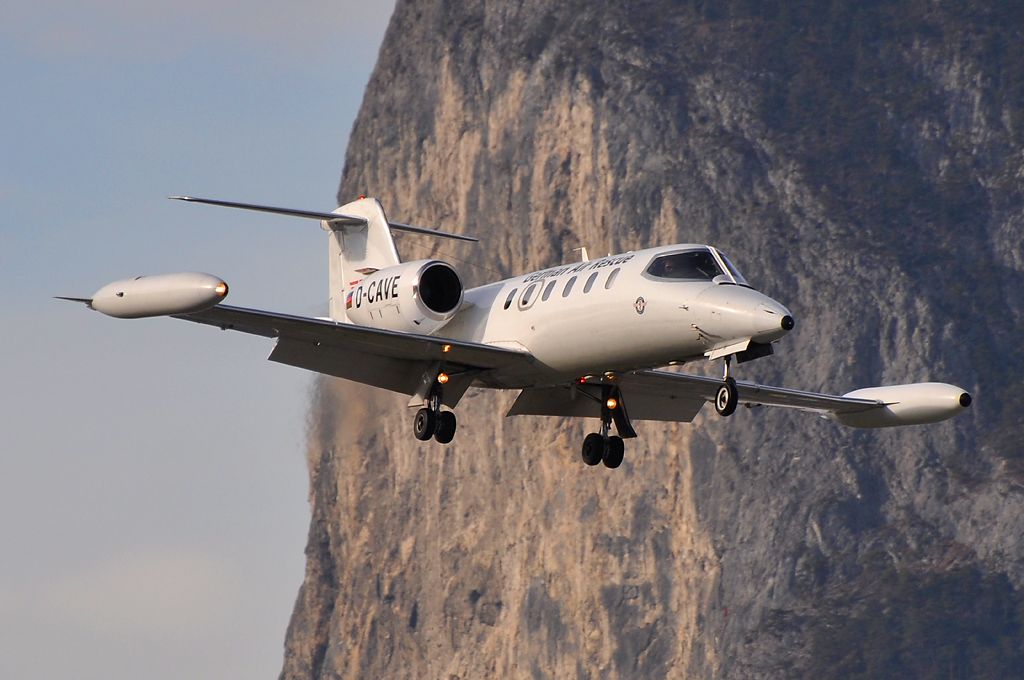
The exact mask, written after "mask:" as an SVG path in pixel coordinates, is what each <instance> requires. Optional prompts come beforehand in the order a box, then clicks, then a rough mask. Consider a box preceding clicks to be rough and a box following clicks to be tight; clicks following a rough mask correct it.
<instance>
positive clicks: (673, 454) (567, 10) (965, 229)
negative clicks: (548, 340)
mask: <svg viewBox="0 0 1024 680" xmlns="http://www.w3.org/2000/svg"><path fill="white" fill-rule="evenodd" d="M983 4H986V3H974V4H973V5H972V7H971V8H970V9H964V10H960V9H949V8H946V7H943V6H939V5H936V4H935V3H932V2H926V1H925V0H913V1H911V2H902V3H830V2H817V3H815V2H811V3H772V2H742V1H739V0H736V1H732V2H715V3H705V2H700V1H699V0H694V1H692V2H668V1H667V0H665V1H663V2H630V3H618V2H607V3H605V2H593V1H590V2H575V1H570V2H565V1H559V2H555V1H553V0H524V1H523V2H515V3H487V2H483V0H466V1H465V2H447V1H443V0H421V1H417V2H413V1H403V0H400V2H399V3H398V7H397V8H396V11H395V15H394V18H393V20H392V22H391V26H390V28H389V31H388V34H387V37H386V39H385V42H384V47H383V49H382V51H381V54H380V59H379V62H378V64H377V67H376V70H375V72H374V75H373V78H372V80H371V82H370V84H369V87H368V89H367V92H366V96H365V100H364V102H363V107H362V111H361V113H360V116H359V119H358V121H357V123H356V126H355V129H354V131H353V134H352V138H351V143H350V146H349V152H348V156H347V159H346V165H345V170H344V176H343V178H342V182H341V189H340V191H339V197H340V198H341V199H343V200H348V199H349V198H351V197H353V196H355V195H358V194H363V193H365V194H370V195H375V196H378V197H380V198H381V199H382V201H383V202H384V205H385V207H386V208H387V209H388V211H389V214H390V215H392V216H393V217H395V218H396V219H399V220H402V221H408V222H412V223H418V224H429V225H436V226H438V227H440V228H443V229H446V230H452V231H465V232H469V233H473V234H476V235H479V236H482V237H483V238H484V241H483V244H482V245H480V246H475V247H468V246H461V245H459V246H452V245H450V244H436V243H430V242H424V241H423V240H416V239H415V238H414V237H406V238H405V239H403V240H402V242H401V244H400V250H401V251H402V253H403V255H404V256H406V257H410V258H411V257H424V256H438V257H441V258H443V259H447V260H449V261H450V262H452V263H453V264H455V265H456V266H458V267H460V269H461V271H462V272H463V273H464V276H465V277H466V278H467V279H469V280H470V281H471V282H477V283H479V282H482V281H484V280H487V279H493V278H495V277H497V276H500V275H511V274H514V273H520V272H525V271H529V270H533V269H537V268H541V267H546V266H552V265H556V264H559V263H561V262H565V261H571V260H574V259H577V258H578V255H577V254H576V253H574V250H573V249H574V248H577V247H579V246H588V247H589V248H590V251H591V252H600V253H604V252H609V251H610V252H617V251H622V250H629V249H636V248H641V247H646V246H650V245H656V244H666V243H675V242H709V243H714V244H716V245H718V246H720V247H722V248H723V249H724V250H726V252H728V253H729V254H730V256H731V257H732V258H733V259H734V260H735V261H736V262H737V263H738V264H739V266H740V268H741V269H742V270H743V272H744V274H745V275H746V276H747V278H748V279H750V280H751V281H752V282H753V283H754V285H756V286H757V287H759V288H760V289H761V290H763V291H764V292H766V293H767V294H768V295H771V296H772V297H775V298H777V299H779V300H781V301H783V302H785V303H786V304H787V305H788V306H789V307H790V309H791V310H792V311H793V312H794V314H795V316H796V318H797V321H798V326H797V330H796V331H795V332H794V333H792V334H791V335H790V336H788V337H787V338H785V339H784V340H783V342H782V344H781V346H780V347H779V351H778V353H777V354H776V356H774V357H771V358H767V359H763V360H760V361H757V362H754V363H751V364H745V365H743V366H742V367H741V368H740V375H741V376H742V377H744V378H751V379H757V380H760V381H764V382H770V383H773V384H784V385H792V386H796V387H802V388H807V389H822V390H844V389H847V388H850V389H852V388H854V387H860V386H865V385H872V384H881V383H886V382H912V381H917V380H921V379H927V378H932V379H941V380H948V381H950V382H954V383H957V384H959V385H962V386H964V387H966V388H967V389H969V390H971V391H972V392H973V393H974V395H975V397H976V402H975V407H974V408H973V409H972V411H971V412H970V413H969V414H967V415H964V416H962V417H960V418H958V419H957V420H956V421H954V422H949V423H943V424H939V425H934V426H928V427H915V428H905V429H898V430H891V431H880V432H861V431H854V430H848V429H844V428H841V427H840V426H838V425H834V424H832V423H830V422H827V421H822V420H818V419H815V418H813V417H808V416H807V415H804V414H794V413H788V412H785V411H779V410H769V409H752V410H748V409H740V411H739V412H738V413H737V414H736V415H735V416H733V417H732V418H730V419H729V420H723V419H720V418H718V417H717V415H716V414H715V413H714V412H713V410H711V409H710V408H709V409H707V410H706V411H707V412H706V413H704V414H702V416H700V417H699V418H698V420H697V421H696V422H695V423H693V424H692V425H664V424H657V423H640V424H639V427H638V430H639V431H640V438H639V439H638V440H633V441H631V442H629V446H628V448H627V456H626V462H625V463H624V464H623V466H622V468H620V469H619V470H617V471H609V470H605V469H604V468H603V467H598V468H587V467H585V466H584V465H583V464H582V462H581V461H580V458H579V453H578V449H579V443H580V441H581V439H582V437H583V435H584V433H585V432H586V431H588V430H590V429H592V425H593V423H589V422H570V421H561V420H558V419H545V418H509V419H505V418H502V417H500V416H501V414H502V413H503V412H504V411H505V410H506V409H507V408H508V406H509V405H510V403H511V401H512V398H513V396H514V395H507V394H490V393H470V394H469V395H468V396H467V398H466V399H465V400H464V401H463V402H462V404H460V406H459V409H458V412H459V423H460V427H459V433H458V436H457V437H456V440H455V442H454V443H453V444H452V445H450V446H447V447H442V446H440V445H437V444H433V443H431V444H426V445H421V444H419V443H418V442H415V441H414V440H413V439H412V436H411V433H410V428H411V425H410V422H409V421H410V418H411V414H410V412H408V411H407V409H406V408H405V402H406V399H405V398H403V397H400V396H395V395H391V394H388V393H384V392H378V391H374V390H370V389H369V388H362V387H353V386H349V385H346V384H344V383H342V382H340V381H335V380H326V379H325V380H322V381H321V382H320V384H319V387H318V392H317V395H316V397H315V399H314V400H313V404H312V406H311V420H310V439H309V461H310V476H311V503H312V508H313V522H312V526H311V529H310V536H309V546H308V548H307V554H308V567H307V576H306V581H305V583H304V584H303V587H302V590H301V592H300V594H299V598H298V602H297V605H296V610H295V614H294V617H293V620H292V623H291V627H290V629H289V634H288V640H287V643H286V656H285V664H284V670H283V672H282V677H284V678H356V677H397V678H403V677H407V678H481V677H536V678H542V677H559V678H562V677H574V678H591V677H594V678H596V677H608V678H627V677H665V676H670V677H706V678H784V677H816V678H827V677H836V678H840V677H842V678H850V677H865V678H867V677H873V678H877V677H921V678H926V677H936V678H938V677H941V678H950V677H954V678H966V677H972V678H978V677H991V678H996V677H1021V676H1022V673H1024V671H1022V670H1021V669H1024V649H1022V642H1021V640H1022V638H1024V604H1022V603H1024V599H1022V596H1021V590H1020V589H1021V588H1022V587H1024V519H1022V512H1021V511H1022V509H1024V444H1022V439H1024V437H1022V435H1024V429H1022V428H1021V426H1020V424H1019V413H1020V411H1021V408H1022V406H1024V399H1022V398H1021V396H1020V387H1019V386H1020V383H1021V382H1022V379H1024V352H1022V350H1021V342H1020V339H1019V332H1020V328H1021V322H1022V317H1024V246H1022V240H1024V238H1022V237H1024V197H1022V192H1021V182H1022V181H1024V144H1022V140H1024V40H1022V39H1021V36H1020V27H1021V26H1024V12H1022V11H1021V10H1020V9H1015V10H1011V9H1006V8H1004V5H1003V4H1002V3H996V2H992V3H987V4H988V7H987V8H986V7H983V6H982V5H983ZM791 5H792V6H793V7H791ZM1005 7H1010V5H1009V4H1008V5H1005ZM1013 7H1019V5H1017V4H1013Z"/></svg>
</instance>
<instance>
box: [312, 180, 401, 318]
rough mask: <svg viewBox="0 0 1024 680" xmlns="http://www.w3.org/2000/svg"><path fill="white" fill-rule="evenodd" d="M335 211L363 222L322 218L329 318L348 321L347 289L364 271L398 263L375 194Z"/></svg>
mask: <svg viewBox="0 0 1024 680" xmlns="http://www.w3.org/2000/svg"><path fill="white" fill-rule="evenodd" d="M334 212H335V213H338V214H342V215H350V216H352V217H360V218H362V219H364V220H365V223H364V224H356V225H353V224H350V223H343V222H338V221H334V220H330V221H328V220H323V221H322V222H320V226H321V227H322V228H323V230H324V231H326V232H328V234H329V236H328V252H329V257H330V260H329V262H328V272H329V282H330V287H331V303H330V304H331V306H330V310H331V311H330V313H331V318H332V319H334V320H335V321H348V315H347V314H346V313H345V307H346V303H347V300H348V295H349V291H350V290H351V289H352V288H353V287H354V286H355V284H356V283H358V282H359V280H360V279H362V278H363V277H364V276H366V275H367V274H372V273H373V272H374V271H376V270H378V269H384V268H385V267H391V266H393V265H396V264H399V263H400V262H401V260H400V259H399V257H398V251H397V250H396V249H395V241H394V239H393V238H392V237H391V229H390V225H389V224H388V219H387V217H386V216H385V215H384V208H382V207H381V204H380V201H378V200H377V199H376V198H360V199H358V200H356V201H352V202H351V203H346V204H345V205H343V206H341V207H340V208H338V209H337V210H335V211H334Z"/></svg>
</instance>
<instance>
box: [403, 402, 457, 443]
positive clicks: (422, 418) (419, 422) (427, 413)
mask: <svg viewBox="0 0 1024 680" xmlns="http://www.w3.org/2000/svg"><path fill="white" fill-rule="evenodd" d="M435 430H437V416H436V415H435V414H434V412H433V411H431V410H430V409H429V408H421V409H420V410H419V411H416V417H415V418H414V419H413V421H412V433H413V434H414V435H416V439H419V440H420V441H421V442H425V441H427V440H428V439H430V438H431V437H433V436H434V431H435ZM452 434H453V435H454V434H455V433H454V432H452Z"/></svg>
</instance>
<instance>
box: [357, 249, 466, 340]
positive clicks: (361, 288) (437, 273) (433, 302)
mask: <svg viewBox="0 0 1024 680" xmlns="http://www.w3.org/2000/svg"><path fill="white" fill-rule="evenodd" d="M462 292H463V288H462V280H461V279H460V278H459V275H458V273H457V272H456V271H455V269H454V268H453V267H452V266H451V265H449V264H447V263H445V262H440V261H438V260H416V261H413V262H404V263H402V264H400V265H396V266H394V267H387V268H385V269H379V270H377V271H375V272H373V273H372V274H369V275H367V276H366V277H365V278H364V279H362V280H361V281H360V282H359V283H358V284H356V286H355V287H354V288H351V289H350V290H349V292H348V295H347V296H346V300H345V313H346V314H347V315H348V318H349V320H350V321H352V322H353V323H356V324H359V325H360V326H370V327H372V328H384V329H387V330H392V331H403V332H411V333H425V334H427V333H432V332H434V331H436V330H438V329H439V328H441V327H442V326H444V325H445V324H446V323H448V321H450V320H451V318H452V317H454V316H455V313H456V312H458V311H459V307H461V306H462Z"/></svg>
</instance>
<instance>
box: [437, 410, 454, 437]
mask: <svg viewBox="0 0 1024 680" xmlns="http://www.w3.org/2000/svg"><path fill="white" fill-rule="evenodd" d="M455 426H456V422H455V414H454V413H452V412H451V411H441V413H440V414H439V415H438V417H437V432H435V433H434V439H436V440H437V441H438V442H440V443H441V444H447V443H448V442H450V441H451V440H453V439H455Z"/></svg>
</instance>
